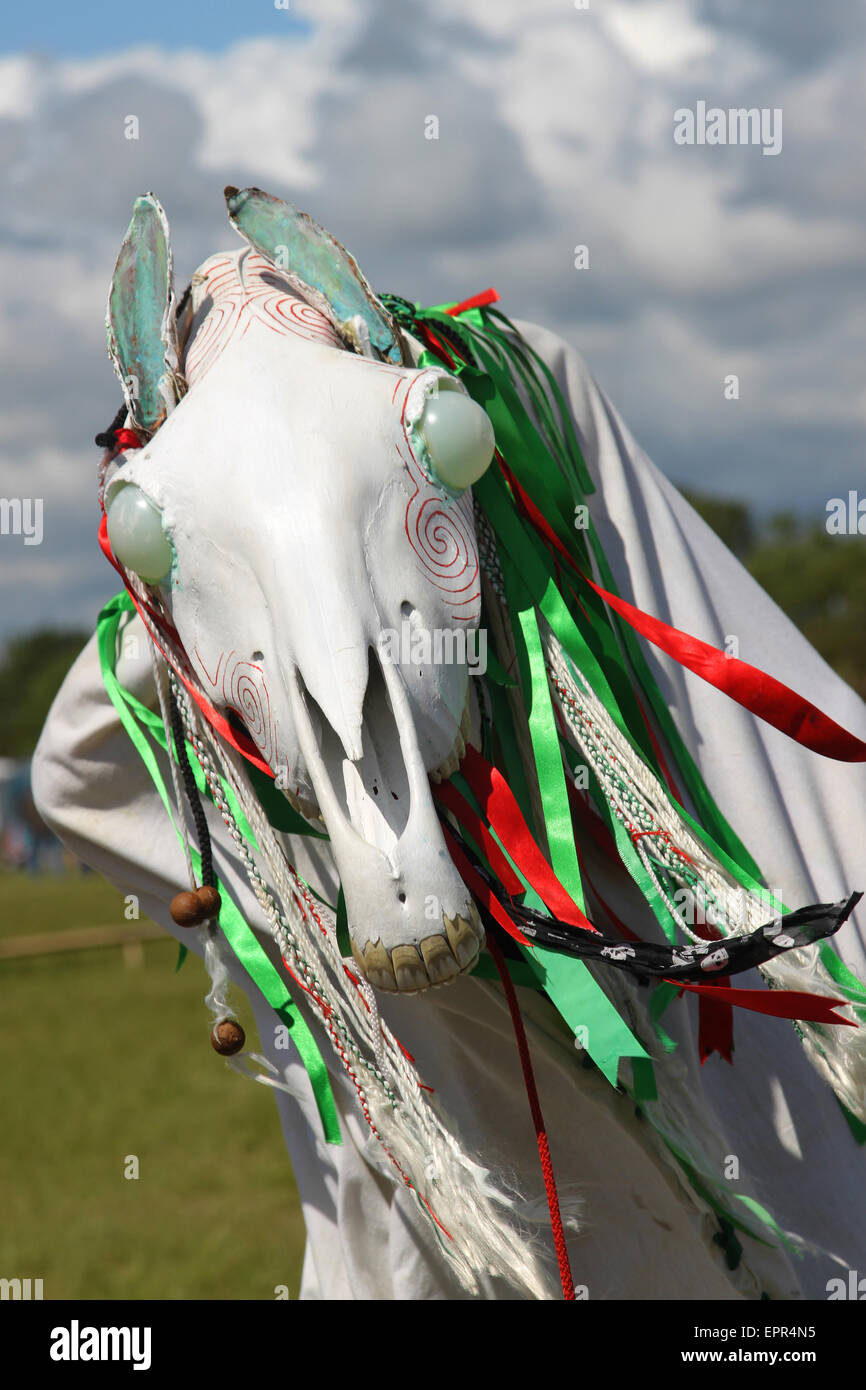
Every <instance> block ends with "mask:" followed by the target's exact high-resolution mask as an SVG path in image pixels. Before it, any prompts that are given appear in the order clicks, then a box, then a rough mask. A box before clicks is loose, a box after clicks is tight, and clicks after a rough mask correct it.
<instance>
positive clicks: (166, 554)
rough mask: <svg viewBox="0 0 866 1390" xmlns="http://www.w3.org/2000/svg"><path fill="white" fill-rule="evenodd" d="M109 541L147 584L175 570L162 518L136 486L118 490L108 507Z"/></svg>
mask: <svg viewBox="0 0 866 1390" xmlns="http://www.w3.org/2000/svg"><path fill="white" fill-rule="evenodd" d="M108 539H109V541H110V542H111V548H112V550H113V551H114V554H115V555H116V556H117V559H118V560H119V561H120V563H121V564H122V565H125V566H126V568H127V569H130V570H133V571H134V573H135V574H137V575H138V576H139V578H140V579H143V580H144V581H145V583H147V584H158V583H159V582H160V581H161V580H163V579H165V578H166V577H167V575H168V572H169V570H170V569H171V546H170V545H169V543H168V540H167V539H166V535H165V532H164V531H163V529H162V517H161V516H160V514H159V512H158V511H157V509H156V507H155V506H154V505H153V503H152V502H149V501H148V499H147V498H146V497H145V495H144V493H143V492H142V491H141V488H139V487H136V485H135V483H126V484H125V485H124V486H123V487H120V488H118V489H117V490H116V491H115V492H114V493H113V495H112V497H111V499H110V501H109V503H108Z"/></svg>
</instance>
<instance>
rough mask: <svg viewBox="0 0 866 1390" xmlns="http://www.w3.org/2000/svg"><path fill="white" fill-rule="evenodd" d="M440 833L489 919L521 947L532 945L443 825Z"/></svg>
mask: <svg viewBox="0 0 866 1390" xmlns="http://www.w3.org/2000/svg"><path fill="white" fill-rule="evenodd" d="M442 833H443V835H444V836H445V843H446V845H447V846H448V852H449V854H450V855H451V858H452V859H453V860H454V865H455V867H456V869H457V872H458V873H459V875H460V877H461V878H462V879H463V882H464V883H465V884H466V887H467V888H468V889H469V891H470V892H471V893H474V894H475V896H476V898H477V899H478V901H479V902H480V903H482V904H483V906H484V907H486V909H487V911H488V912H489V913H490V915H491V917H495V919H496V921H497V922H498V923H499V925H500V927H502V929H503V931H506V932H507V933H508V935H509V936H511V937H513V938H514V940H515V941H519V942H520V944H521V946H531V944H532V943H531V942H530V941H527V939H526V937H525V936H524V935H523V932H522V931H521V930H520V928H519V927H518V926H517V925H516V923H515V922H513V921H512V920H511V917H510V916H509V914H508V913H507V912H506V910H505V908H504V907H503V906H502V903H501V902H500V901H499V899H498V898H497V896H496V894H495V893H494V892H493V891H492V889H491V888H490V887H489V886H488V884H486V883H485V882H484V879H483V878H482V877H481V875H480V874H479V873H477V872H476V871H475V869H474V868H473V866H472V865H471V864H470V862H469V860H468V859H467V857H466V855H465V854H464V853H463V850H462V849H461V848H460V845H459V844H458V843H457V840H456V839H455V838H454V836H453V835H452V833H451V831H450V830H449V829H448V826H447V825H443V827H442Z"/></svg>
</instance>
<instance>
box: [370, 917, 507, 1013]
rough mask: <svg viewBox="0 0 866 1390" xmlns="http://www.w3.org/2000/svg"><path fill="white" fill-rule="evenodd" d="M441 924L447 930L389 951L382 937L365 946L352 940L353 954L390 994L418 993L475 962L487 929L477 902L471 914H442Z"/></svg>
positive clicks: (446, 981) (443, 982)
mask: <svg viewBox="0 0 866 1390" xmlns="http://www.w3.org/2000/svg"><path fill="white" fill-rule="evenodd" d="M442 924H443V926H444V928H445V930H444V933H440V934H439V935H437V936H427V937H425V938H424V940H423V941H421V942H420V943H419V944H418V945H417V946H415V945H412V944H410V943H406V942H404V943H403V944H401V945H399V946H394V947H392V948H391V950H390V951H388V950H387V949H386V948H385V946H384V945H383V944H382V942H381V941H371V942H368V943H367V945H366V946H364V947H363V948H361V947H360V946H358V945H357V943H355V942H353V943H352V955H353V956H354V957H355V961H356V963H357V965H358V968H359V969H360V970H361V972H362V974H363V975H364V976H365V977H366V979H367V980H369V982H370V984H371V985H373V986H374V987H375V988H376V989H381V990H385V991H386V992H387V993H389V994H394V993H399V994H419V993H420V992H421V990H424V989H430V988H431V987H435V986H437V985H446V984H449V983H450V981H451V980H454V979H456V978H457V976H458V975H463V974H465V973H466V972H467V971H468V970H471V969H472V967H473V966H474V965H475V962H476V961H477V959H478V953H479V950H480V947H481V942H482V941H483V940H484V932H483V928H482V926H481V923H480V921H479V918H478V913H477V911H476V910H475V906H474V904H473V906H472V907H471V908H470V910H469V917H468V918H466V917H461V916H459V915H458V916H456V917H453V918H452V917H446V916H444V914H443V918H442Z"/></svg>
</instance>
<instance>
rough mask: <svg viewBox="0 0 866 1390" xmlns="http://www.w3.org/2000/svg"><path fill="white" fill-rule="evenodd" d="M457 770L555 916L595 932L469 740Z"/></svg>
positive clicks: (496, 771) (505, 787)
mask: <svg viewBox="0 0 866 1390" xmlns="http://www.w3.org/2000/svg"><path fill="white" fill-rule="evenodd" d="M460 771H461V772H462V773H463V776H464V777H465V778H466V780H467V782H468V783H469V785H470V787H471V788H472V791H473V792H474V794H475V796H476V797H477V799H478V801H479V803H480V805H481V808H482V810H483V812H484V814H485V816H486V817H487V821H488V823H489V824H490V825H491V826H492V828H493V829H494V830H495V831H496V834H497V835H498V836H499V838H500V840H501V841H502V843H503V845H504V846H505V848H506V849H507V850H508V853H509V854H510V855H511V858H512V859H513V860H514V863H515V864H516V865H517V867H518V869H519V870H520V872H521V873H522V874H523V875H524V876H525V877H526V878H527V879H528V880H529V882H530V883H531V884H532V887H533V888H534V889H535V891H536V893H538V895H539V897H540V898H541V899H542V901H543V903H544V905H545V907H546V908H547V910H548V911H549V912H551V913H552V914H553V916H554V917H558V918H559V920H560V921H562V922H568V923H570V924H571V926H573V927H581V928H583V930H584V931H591V932H594V931H596V928H595V927H594V926H593V925H592V923H591V922H590V921H589V919H588V918H587V917H585V916H584V914H583V913H582V912H581V910H580V908H579V907H578V906H577V904H576V903H575V902H574V900H573V899H572V898H571V897H570V895H569V894H568V893H567V892H566V891H565V889H564V888H563V886H562V884H561V883H560V881H559V879H558V878H557V877H556V874H555V873H554V872H553V869H552V868H551V867H550V865H549V864H548V862H547V860H546V859H545V857H544V855H543V854H542V852H541V850H540V849H539V847H538V845H537V844H536V843H535V840H534V839H533V837H532V832H531V831H530V829H529V826H528V825H527V824H526V821H525V820H524V819H523V812H522V811H521V809H520V807H519V806H518V804H517V800H516V798H515V796H514V793H513V792H512V790H511V788H510V787H509V785H508V783H507V782H506V780H505V778H504V777H503V776H502V773H501V772H500V771H499V769H498V768H496V767H494V766H493V765H492V763H489V762H488V761H487V759H486V758H484V757H482V756H481V754H480V753H479V752H478V750H477V749H475V748H473V747H472V744H471V743H470V744H469V745H468V746H467V748H466V754H465V757H464V758H463V762H462V763H461V764H460Z"/></svg>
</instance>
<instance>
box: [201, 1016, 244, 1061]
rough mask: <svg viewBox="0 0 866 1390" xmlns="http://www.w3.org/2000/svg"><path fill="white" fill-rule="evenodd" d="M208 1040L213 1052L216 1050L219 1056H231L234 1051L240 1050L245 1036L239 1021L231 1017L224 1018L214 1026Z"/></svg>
mask: <svg viewBox="0 0 866 1390" xmlns="http://www.w3.org/2000/svg"><path fill="white" fill-rule="evenodd" d="M210 1041H211V1047H212V1048H213V1050H214V1052H218V1053H219V1054H220V1056H221V1057H233V1056H234V1054H235V1053H236V1052H240V1050H241V1048H242V1047H243V1045H244V1043H245V1042H246V1037H245V1036H244V1030H243V1028H242V1027H241V1025H240V1024H239V1023H237V1022H236V1021H235V1020H234V1019H233V1018H224V1019H223V1020H222V1022H221V1023H218V1024H217V1025H216V1027H215V1028H214V1030H213V1032H212V1033H211V1035H210Z"/></svg>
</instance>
